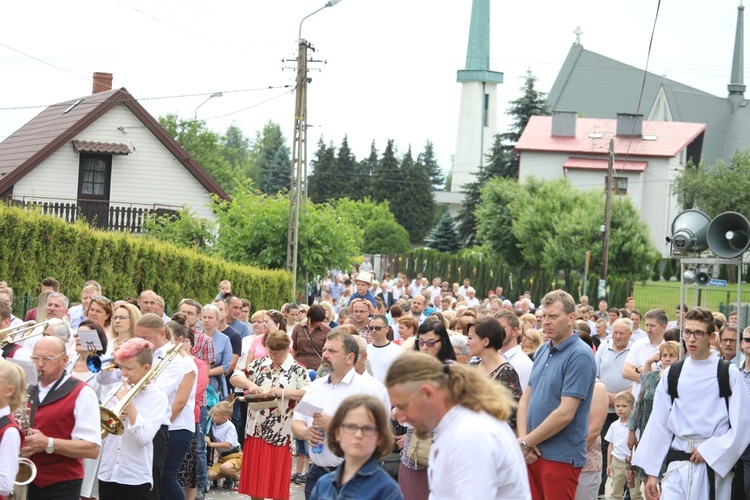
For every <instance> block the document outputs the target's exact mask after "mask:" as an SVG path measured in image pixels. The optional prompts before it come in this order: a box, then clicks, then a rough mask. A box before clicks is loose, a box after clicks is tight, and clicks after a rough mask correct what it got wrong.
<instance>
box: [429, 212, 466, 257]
mask: <svg viewBox="0 0 750 500" xmlns="http://www.w3.org/2000/svg"><path fill="white" fill-rule="evenodd" d="M427 243H428V244H429V246H430V248H432V249H434V250H437V251H438V252H457V251H458V249H459V248H461V245H460V244H459V243H458V236H456V229H455V227H454V225H453V218H452V217H451V214H450V213H449V212H445V213H444V214H443V216H442V217H441V218H440V221H439V222H438V223H437V226H435V228H434V229H433V230H432V232H431V233H430V236H428V238H427Z"/></svg>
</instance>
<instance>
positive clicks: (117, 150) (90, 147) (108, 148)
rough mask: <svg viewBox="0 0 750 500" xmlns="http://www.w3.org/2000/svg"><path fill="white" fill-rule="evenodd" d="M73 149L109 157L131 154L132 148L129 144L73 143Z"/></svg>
mask: <svg viewBox="0 0 750 500" xmlns="http://www.w3.org/2000/svg"><path fill="white" fill-rule="evenodd" d="M73 147H74V148H75V149H76V151H78V152H79V153H100V154H109V155H129V154H130V148H129V147H128V145H127V144H117V143H114V142H96V141H73Z"/></svg>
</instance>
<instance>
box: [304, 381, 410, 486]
mask: <svg viewBox="0 0 750 500" xmlns="http://www.w3.org/2000/svg"><path fill="white" fill-rule="evenodd" d="M328 429H329V430H328V433H327V434H326V439H328V447H329V448H330V449H331V451H333V452H334V453H335V454H336V455H338V456H340V457H344V463H342V464H341V465H340V466H339V467H338V469H336V470H335V471H333V472H330V473H328V474H326V475H325V476H323V477H321V478H320V480H318V482H317V483H316V484H315V489H313V491H312V494H311V495H310V499H311V500H329V499H331V500H333V499H357V500H368V499H373V500H401V499H403V496H402V495H401V491H400V490H399V489H398V484H396V481H394V480H393V478H391V476H389V475H388V473H387V472H385V471H384V470H383V469H381V468H380V466H379V465H378V459H379V458H382V457H384V456H386V455H388V453H390V451H391V449H392V448H393V434H391V426H390V423H389V421H388V417H387V416H386V412H385V408H384V407H383V404H382V403H381V402H380V401H379V400H377V399H376V398H374V397H372V396H350V397H348V398H346V399H345V400H344V401H343V402H342V403H341V405H339V407H338V409H337V410H336V413H335V414H334V415H333V418H332V419H331V423H330V425H329V426H328Z"/></svg>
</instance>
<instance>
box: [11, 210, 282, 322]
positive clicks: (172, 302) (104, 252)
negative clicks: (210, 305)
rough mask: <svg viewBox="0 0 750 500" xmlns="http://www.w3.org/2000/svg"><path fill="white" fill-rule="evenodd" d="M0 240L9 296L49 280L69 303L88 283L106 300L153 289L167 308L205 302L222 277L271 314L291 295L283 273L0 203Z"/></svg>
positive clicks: (33, 290) (35, 288)
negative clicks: (55, 282) (98, 286)
mask: <svg viewBox="0 0 750 500" xmlns="http://www.w3.org/2000/svg"><path fill="white" fill-rule="evenodd" d="M0 238H2V241H3V243H4V249H3V252H1V253H0V280H4V281H6V282H7V283H8V285H10V286H11V287H13V289H14V291H15V293H16V295H22V294H24V293H25V292H29V293H30V294H31V295H32V296H35V295H37V294H38V293H39V283H40V282H41V280H42V279H43V278H44V277H46V276H54V277H55V278H56V279H57V280H58V281H59V282H60V287H61V290H60V291H61V292H62V293H64V294H65V295H66V296H68V297H69V298H70V299H71V301H77V300H78V299H79V297H80V293H81V288H82V287H83V284H84V282H86V280H90V279H94V280H96V281H98V282H99V283H101V285H102V287H103V290H102V292H103V293H104V295H106V296H107V297H110V298H113V299H122V298H126V297H136V296H137V295H138V294H139V293H140V292H141V291H142V290H146V289H152V290H154V291H155V292H156V293H158V294H159V295H161V296H162V297H163V298H164V301H165V302H166V304H167V308H168V309H169V310H174V309H176V307H177V305H178V304H179V301H180V300H181V299H183V298H186V297H190V298H194V299H196V300H198V301H200V302H201V303H207V302H209V301H211V300H212V299H213V298H214V297H215V296H216V294H217V293H218V287H219V282H220V281H221V280H224V279H228V280H229V281H231V282H232V291H233V292H234V293H235V294H237V295H238V296H240V297H244V298H248V299H249V300H250V301H251V302H252V305H253V309H254V310H259V309H272V308H278V307H280V306H281V305H282V304H284V303H286V302H289V301H290V300H292V297H293V294H292V276H291V275H290V274H289V273H287V272H285V271H281V270H264V269H259V268H255V267H250V266H243V265H239V264H232V263H228V262H225V261H222V260H219V259H215V258H211V257H206V256H203V255H199V254H196V253H195V252H194V251H191V250H187V249H181V248H178V247H176V246H174V245H172V244H169V243H165V242H161V241H157V240H154V239H151V238H146V237H141V236H133V235H130V234H127V233H119V232H105V231H99V230H93V229H90V228H89V227H88V226H86V225H85V224H84V223H78V224H68V223H66V222H65V221H63V220H62V219H58V218H57V217H53V216H43V215H40V214H38V213H35V212H32V211H24V210H22V209H19V208H14V207H9V206H7V205H5V204H0Z"/></svg>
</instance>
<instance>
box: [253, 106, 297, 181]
mask: <svg viewBox="0 0 750 500" xmlns="http://www.w3.org/2000/svg"><path fill="white" fill-rule="evenodd" d="M280 147H284V148H285V149H286V165H284V164H283V163H282V162H283V157H284V155H283V154H281V153H280V152H279V148H280ZM250 158H251V160H252V162H253V163H254V164H255V166H256V168H258V170H259V174H260V178H259V181H260V182H259V186H260V189H261V191H263V192H264V193H267V194H275V193H277V192H278V191H280V190H282V189H289V186H290V183H291V171H292V163H291V159H290V153H289V148H288V147H287V146H286V139H285V138H284V134H283V133H282V132H281V127H279V124H278V123H274V122H272V121H270V120H269V122H268V123H266V124H265V125H264V126H263V131H262V132H257V133H256V135H255V141H254V142H253V148H252V150H251V151H250ZM282 181H283V182H282Z"/></svg>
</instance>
